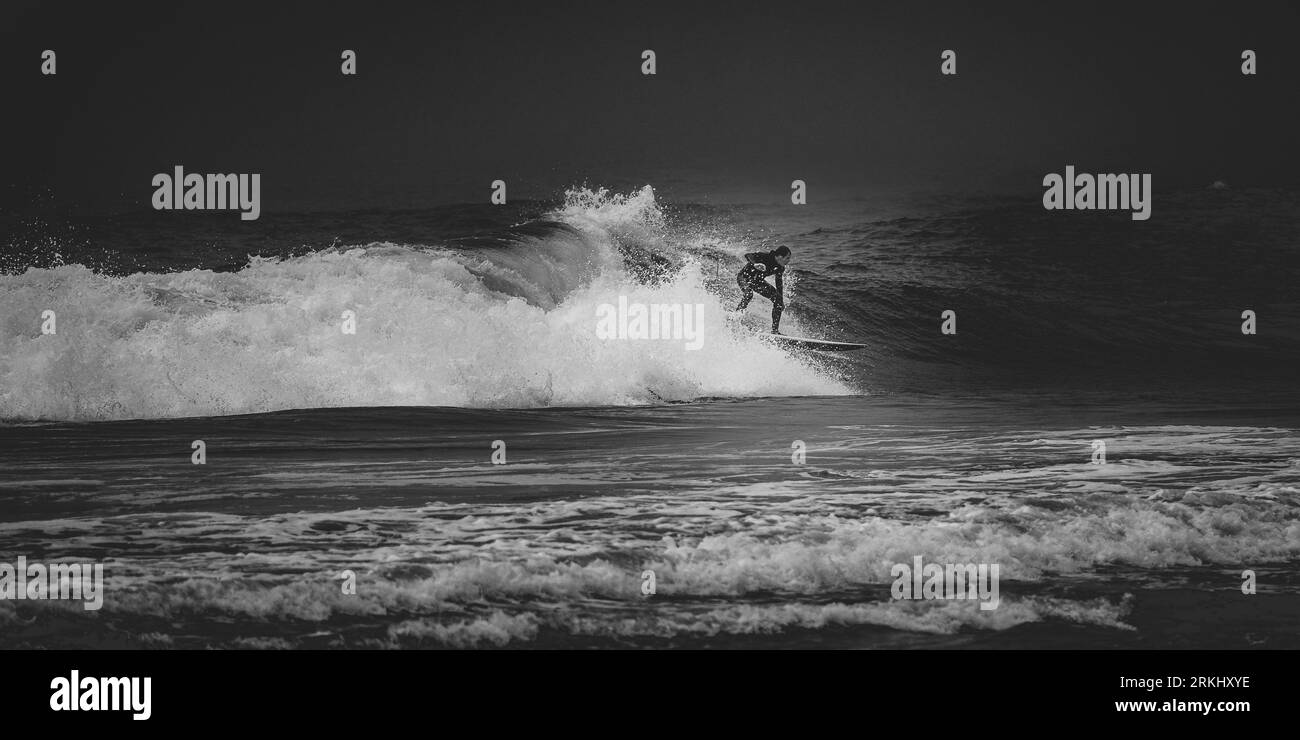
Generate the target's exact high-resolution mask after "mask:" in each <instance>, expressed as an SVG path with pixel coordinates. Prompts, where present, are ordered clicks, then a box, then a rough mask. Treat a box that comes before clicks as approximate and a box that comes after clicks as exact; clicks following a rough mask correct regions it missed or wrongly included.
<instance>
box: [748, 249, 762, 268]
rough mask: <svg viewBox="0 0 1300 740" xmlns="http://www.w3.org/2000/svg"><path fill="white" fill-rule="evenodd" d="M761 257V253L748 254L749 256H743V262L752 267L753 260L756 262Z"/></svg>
mask: <svg viewBox="0 0 1300 740" xmlns="http://www.w3.org/2000/svg"><path fill="white" fill-rule="evenodd" d="M762 256H763V253H762V252H750V253H749V254H747V255H745V261H746V262H748V263H749V264H751V265H752V264H754V261H755V260H757V259H758V258H759V257H762Z"/></svg>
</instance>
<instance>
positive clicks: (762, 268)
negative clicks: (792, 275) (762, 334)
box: [736, 247, 790, 334]
mask: <svg viewBox="0 0 1300 740" xmlns="http://www.w3.org/2000/svg"><path fill="white" fill-rule="evenodd" d="M789 262H790V248H789V247H777V248H776V249H773V250H772V251H770V252H750V253H749V254H747V255H745V266H744V267H742V268H740V272H738V273H736V284H737V285H739V286H740V305H739V306H736V312H737V313H739V312H740V311H744V310H745V308H746V307H747V306H749V299H750V298H753V297H754V294H755V293H757V294H759V295H761V296H763V297H764V298H766V299H768V300H769V301H771V302H772V333H773V334H780V333H781V332H780V331H779V329H780V328H781V312H782V311H784V310H785V300H784V296H785V289H784V288H783V287H782V285H781V274H782V273H784V272H785V266H786V264H787V263H789ZM768 275H776V287H775V288H773V287H772V286H771V284H770V283H768V282H767V276H768Z"/></svg>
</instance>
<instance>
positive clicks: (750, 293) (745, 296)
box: [736, 272, 766, 311]
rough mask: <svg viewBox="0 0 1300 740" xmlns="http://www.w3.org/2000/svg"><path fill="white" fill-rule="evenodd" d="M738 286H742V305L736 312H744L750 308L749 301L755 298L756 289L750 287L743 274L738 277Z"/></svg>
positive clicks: (737, 307)
mask: <svg viewBox="0 0 1300 740" xmlns="http://www.w3.org/2000/svg"><path fill="white" fill-rule="evenodd" d="M736 285H739V286H740V305H739V306H736V310H737V311H744V310H745V309H746V308H747V307H748V306H749V299H750V298H753V297H754V289H753V288H752V287H750V284H749V281H748V280H747V279H746V278H745V274H744V273H743V272H742V273H741V274H739V275H737V276H736ZM764 285H766V283H764Z"/></svg>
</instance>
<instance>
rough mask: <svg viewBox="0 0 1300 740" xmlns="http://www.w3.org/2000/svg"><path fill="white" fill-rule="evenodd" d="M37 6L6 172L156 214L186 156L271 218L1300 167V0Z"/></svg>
mask: <svg viewBox="0 0 1300 740" xmlns="http://www.w3.org/2000/svg"><path fill="white" fill-rule="evenodd" d="M33 5H36V4H24V3H18V4H14V3H7V4H6V9H5V10H4V11H3V12H4V16H3V18H0V54H2V55H3V56H2V57H0V62H2V63H3V72H2V73H0V74H2V75H3V76H2V77H0V81H2V82H3V84H4V87H5V90H6V91H7V92H6V93H5V97H6V102H7V105H6V106H5V113H4V117H5V118H6V119H7V120H6V128H8V129H9V133H8V134H7V135H6V137H5V141H6V143H5V146H6V149H7V151H6V152H5V163H6V164H5V167H4V182H5V184H6V185H16V186H24V187H29V186H33V185H50V186H52V187H53V188H54V192H55V193H56V194H57V197H58V198H60V199H61V200H62V201H63V202H66V203H76V204H78V205H79V206H80V205H81V204H84V206H85V207H86V208H88V209H96V208H109V209H121V208H125V207H129V206H131V205H136V206H146V205H147V204H148V199H149V197H150V195H151V193H152V188H151V186H150V185H149V182H150V179H151V177H152V175H153V174H155V173H158V172H164V171H170V169H171V167H172V166H173V165H175V164H183V165H184V166H185V167H186V168H187V170H188V171H195V172H260V173H262V180H263V194H262V198H263V204H264V205H263V208H264V209H266V208H271V207H273V206H272V205H271V204H273V203H279V204H287V205H291V206H296V207H320V206H327V207H334V208H347V207H356V206H370V205H379V204H392V205H402V206H405V205H411V204H425V203H427V202H429V201H430V199H432V200H434V201H436V202H463V201H481V200H485V199H486V198H487V197H488V187H489V183H490V182H491V181H492V180H494V179H497V178H502V179H505V180H507V181H508V182H509V183H510V195H511V196H512V197H514V198H520V197H548V196H554V195H555V194H556V192H557V191H558V190H559V189H562V188H563V187H564V186H566V185H570V184H575V183H581V182H584V181H585V182H588V183H590V184H593V185H597V184H621V183H632V182H638V183H643V182H649V183H651V184H655V185H657V186H659V187H665V186H668V187H679V188H681V189H683V190H684V191H690V190H695V191H703V192H709V191H711V190H717V191H725V190H728V189H734V190H748V189H753V188H759V189H762V188H766V187H769V186H770V187H771V188H773V189H774V190H775V191H779V192H780V193H781V196H780V197H784V194H785V193H786V192H788V187H789V182H790V180H792V179H794V178H796V177H798V178H803V179H805V180H808V181H809V183H810V186H811V185H812V184H814V183H815V184H817V185H819V186H821V185H825V186H827V187H830V186H831V185H834V186H835V187H841V188H847V189H850V190H852V189H854V188H858V189H862V190H864V191H866V190H873V189H875V190H878V189H882V188H933V187H940V188H950V189H953V190H958V191H962V190H972V191H975V190H980V189H987V188H995V189H1002V190H1006V189H1011V190H1013V191H1016V190H1023V191H1025V192H1026V193H1028V194H1033V193H1037V192H1040V191H1041V184H1040V183H1041V179H1042V176H1043V175H1044V174H1045V173H1047V172H1050V171H1057V172H1059V171H1061V170H1062V169H1063V168H1064V166H1065V165H1066V164H1075V165H1077V166H1079V167H1080V168H1081V170H1084V171H1092V172H1152V173H1154V176H1155V178H1156V181H1157V182H1159V183H1160V184H1161V185H1162V186H1168V185H1169V184H1171V183H1172V184H1188V185H1204V184H1208V183H1209V182H1210V181H1212V180H1214V179H1225V180H1228V181H1229V182H1231V183H1232V184H1234V185H1238V184H1240V185H1248V184H1279V183H1295V182H1297V181H1300V177H1297V176H1296V174H1295V173H1296V171H1297V167H1300V154H1298V153H1297V152H1298V151H1300V148H1298V147H1297V146H1296V143H1295V141H1294V136H1295V133H1296V131H1297V115H1296V114H1297V111H1298V110H1300V101H1298V100H1297V98H1298V94H1297V93H1298V91H1300V58H1298V55H1300V46H1297V44H1296V42H1295V38H1294V34H1295V33H1296V32H1297V31H1298V30H1300V23H1298V22H1297V21H1300V9H1297V8H1300V6H1296V5H1295V4H1294V3H1292V4H1291V5H1292V6H1293V7H1290V8H1288V6H1287V4H1285V3H1226V2H1219V3H1213V4H1210V3H1176V4H1175V3H1163V2H1161V3H1156V2H1151V3H1134V2H1127V3H1070V4H1068V6H1069V7H1066V4H1064V3H1050V4H1049V3H1029V2H1023V3H1022V2H1016V3H994V2H989V3H969V4H967V3H930V2H927V3H913V2H897V3H889V4H884V3H874V2H854V3H818V2H802V1H801V2H781V3H776V2H761V1H760V2H708V1H706V0H698V1H697V2H690V3H674V2H635V3H634V2H630V1H628V0H623V1H620V2H592V3H576V2H546V3H528V4H519V5H515V4H513V3H504V4H501V5H499V6H498V5H497V4H495V3H488V2H475V3H456V4H454V5H445V4H443V3H434V2H431V3H419V4H416V3H401V4H391V5H383V4H377V3H365V2H350V3H346V4H334V5H327V4H323V3H310V4H307V3H303V4H301V5H298V6H294V7H291V8H286V7H282V6H281V4H279V3H261V4H237V3H224V2H209V3H203V4H201V5H200V4H194V5H192V6H187V7H177V6H176V5H175V4H172V3H133V4H131V6H130V7H125V8H118V7H96V8H93V9H87V10H80V9H75V8H73V7H70V6H66V5H63V4H55V5H51V4H41V5H36V6H35V7H32V6H33ZM102 5H107V4H102ZM113 5H114V6H116V5H117V4H113ZM1056 5H1060V6H1062V7H1053V6H1056ZM1080 5H1081V6H1085V7H1076V6H1080ZM45 48H52V49H54V50H56V51H57V52H58V65H59V67H58V69H59V72H58V75H57V76H56V77H43V76H41V75H40V74H39V65H40V52H41V50H42V49H45ZM345 48H349V49H355V50H356V51H357V53H358V56H359V74H358V75H357V76H356V77H344V76H342V75H341V74H340V72H339V64H340V58H339V55H340V52H341V51H342V50H343V49H345ZM647 48H649V49H654V50H655V51H656V52H657V54H658V67H659V68H658V74H657V75H656V76H654V77H644V76H642V75H641V74H640V65H641V59H640V54H641V51H642V49H647ZM945 48H952V49H954V50H956V51H957V54H958V72H959V74H958V75H957V76H956V77H943V76H941V75H940V74H939V62H940V59H939V54H940V52H941V51H942V50H943V49H945ZM1245 48H1251V49H1254V50H1255V51H1256V52H1257V53H1258V54H1259V66H1260V73H1259V75H1258V76H1256V77H1245V76H1243V75H1241V74H1240V72H1239V66H1240V63H1241V62H1240V53H1241V50H1242V49H1245ZM9 190H10V192H13V189H12V188H10V189H9Z"/></svg>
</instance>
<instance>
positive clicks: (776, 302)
mask: <svg viewBox="0 0 1300 740" xmlns="http://www.w3.org/2000/svg"><path fill="white" fill-rule="evenodd" d="M753 290H754V292H755V293H758V294H759V295H761V296H763V297H764V298H766V299H768V300H769V301H771V302H772V333H773V334H776V333H777V330H778V329H780V328H781V312H782V311H784V310H785V301H783V300H781V294H780V293H777V292H776V288H773V287H772V284H771V283H769V282H767V281H766V280H764V281H763V282H761V283H754V286H753Z"/></svg>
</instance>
